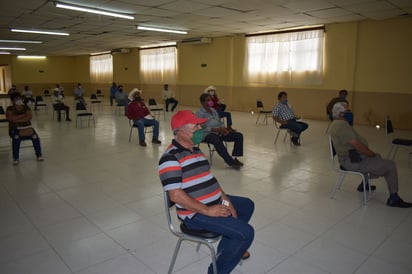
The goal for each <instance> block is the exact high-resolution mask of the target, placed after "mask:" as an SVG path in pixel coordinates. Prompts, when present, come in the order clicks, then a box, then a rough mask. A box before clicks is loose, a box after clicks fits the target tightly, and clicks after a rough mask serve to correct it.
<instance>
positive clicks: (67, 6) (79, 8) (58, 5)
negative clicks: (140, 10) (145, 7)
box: [54, 2, 134, 20]
mask: <svg viewBox="0 0 412 274" xmlns="http://www.w3.org/2000/svg"><path fill="white" fill-rule="evenodd" d="M54 5H55V6H56V8H62V9H69V10H77V11H84V12H89V13H95V14H102V15H107V16H113V17H118V18H123V19H130V20H134V16H131V15H126V14H122V13H118V12H111V11H105V10H100V9H95V8H88V7H82V6H77V5H76V6H75V5H72V4H65V3H61V2H54Z"/></svg>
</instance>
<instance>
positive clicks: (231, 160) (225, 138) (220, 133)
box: [196, 93, 243, 170]
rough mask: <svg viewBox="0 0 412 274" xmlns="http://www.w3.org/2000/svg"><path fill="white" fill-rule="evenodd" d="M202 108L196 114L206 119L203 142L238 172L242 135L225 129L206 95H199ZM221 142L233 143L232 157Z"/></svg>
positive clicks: (241, 154) (241, 153) (241, 152)
mask: <svg viewBox="0 0 412 274" xmlns="http://www.w3.org/2000/svg"><path fill="white" fill-rule="evenodd" d="M200 103H201V105H202V107H201V108H200V109H199V110H198V111H197V112H196V116H197V117H199V118H207V122H206V123H205V128H204V135H203V136H204V141H205V142H206V143H208V144H213V145H214V146H215V148H216V151H217V153H218V154H219V155H220V157H222V158H223V160H224V161H225V162H226V164H228V165H229V166H230V167H231V168H233V169H236V170H239V169H240V168H241V167H242V166H243V163H242V162H241V161H239V159H238V158H237V157H241V156H243V135H242V133H240V132H237V131H234V130H232V129H231V128H226V127H225V125H224V124H223V123H222V122H221V121H220V117H219V114H218V113H217V111H216V110H215V109H214V108H213V107H212V106H213V102H212V99H211V98H210V95H209V94H208V93H203V94H202V95H200ZM223 142H234V145H233V151H232V156H230V154H229V153H228V151H227V149H226V146H225V145H224V143H223Z"/></svg>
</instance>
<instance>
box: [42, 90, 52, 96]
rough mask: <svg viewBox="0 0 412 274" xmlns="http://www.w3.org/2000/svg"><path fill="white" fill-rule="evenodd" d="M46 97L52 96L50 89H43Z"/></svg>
mask: <svg viewBox="0 0 412 274" xmlns="http://www.w3.org/2000/svg"><path fill="white" fill-rule="evenodd" d="M43 96H44V97H51V94H50V91H49V90H48V89H45V90H43Z"/></svg>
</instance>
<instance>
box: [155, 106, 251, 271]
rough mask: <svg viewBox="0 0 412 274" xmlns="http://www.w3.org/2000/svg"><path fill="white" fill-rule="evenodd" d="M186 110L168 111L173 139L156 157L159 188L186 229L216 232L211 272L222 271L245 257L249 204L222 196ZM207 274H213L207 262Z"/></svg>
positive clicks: (197, 122) (193, 118)
mask: <svg viewBox="0 0 412 274" xmlns="http://www.w3.org/2000/svg"><path fill="white" fill-rule="evenodd" d="M205 122H207V119H206V118H198V117H196V116H195V115H194V114H193V112H191V111H190V110H181V111H178V112H177V113H176V114H175V115H173V117H172V119H171V126H172V130H173V133H174V135H175V138H174V139H173V140H172V144H171V145H170V146H169V147H168V148H167V150H166V151H165V153H164V154H163V155H162V157H161V158H160V161H159V177H160V180H161V181H162V185H163V190H164V191H167V192H168V194H169V197H170V200H171V201H172V202H174V203H175V204H176V211H177V215H178V217H179V219H180V220H182V222H183V223H184V224H185V225H186V226H187V227H188V228H189V229H192V230H207V231H210V232H214V233H219V234H221V235H222V240H221V241H220V243H219V245H218V247H217V254H220V255H219V256H218V258H217V270H218V273H220V274H228V273H230V272H232V270H233V269H234V268H235V267H236V265H237V264H238V263H239V261H240V260H242V259H243V260H244V259H247V258H249V257H250V254H249V252H248V251H247V250H248V248H249V247H250V245H251V244H252V241H253V238H254V229H253V227H252V226H251V225H250V224H249V220H250V218H251V216H252V213H253V211H254V203H253V201H252V200H250V199H249V198H245V197H238V196H232V195H228V194H226V193H225V192H224V191H223V190H222V188H221V186H220V184H219V182H218V180H217V178H216V177H214V176H213V174H212V173H211V171H210V166H209V162H208V161H207V159H206V156H205V155H204V154H203V153H202V151H200V149H199V148H198V147H197V146H196V145H197V144H199V143H200V142H201V140H202V138H201V136H202V135H203V134H202V127H201V124H203V123H205ZM208 273H209V274H211V273H213V267H212V264H211V265H210V266H209V269H208Z"/></svg>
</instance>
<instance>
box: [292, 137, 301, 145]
mask: <svg viewBox="0 0 412 274" xmlns="http://www.w3.org/2000/svg"><path fill="white" fill-rule="evenodd" d="M290 141H291V142H292V143H293V144H294V145H295V146H300V143H299V138H298V137H292V138H290Z"/></svg>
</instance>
